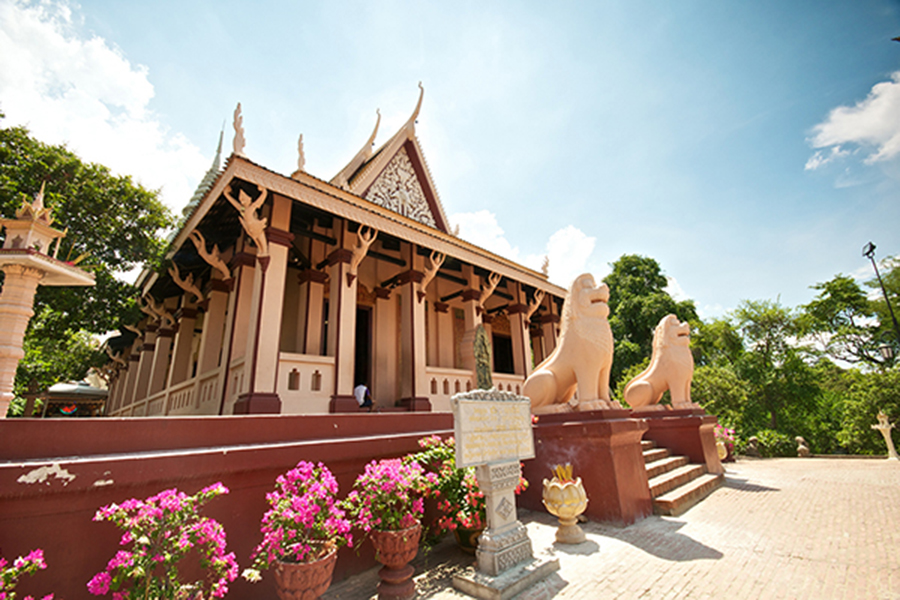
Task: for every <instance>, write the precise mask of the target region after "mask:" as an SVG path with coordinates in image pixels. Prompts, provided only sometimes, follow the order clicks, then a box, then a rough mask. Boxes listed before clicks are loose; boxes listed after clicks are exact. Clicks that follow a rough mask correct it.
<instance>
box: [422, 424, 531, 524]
mask: <svg viewBox="0 0 900 600" xmlns="http://www.w3.org/2000/svg"><path fill="white" fill-rule="evenodd" d="M419 447H421V448H422V450H421V451H420V452H418V453H416V454H413V455H411V456H410V460H414V461H416V462H418V463H419V464H421V465H424V468H425V470H426V474H425V481H426V483H427V488H426V495H428V496H430V497H433V498H436V499H437V503H438V508H439V509H440V511H441V513H442V516H441V517H440V518H439V519H438V522H437V527H438V528H439V529H441V530H453V529H456V528H458V527H463V528H466V529H483V528H484V527H485V526H486V525H487V523H486V522H485V518H486V513H485V504H484V492H482V491H481V488H479V487H478V480H477V479H476V478H475V468H474V467H468V468H465V469H457V468H456V441H455V440H454V439H453V438H452V437H448V438H447V439H446V440H442V439H441V438H440V437H439V436H437V435H432V436H429V437H426V438H422V439H420V440H419ZM527 487H528V481H527V480H525V478H523V477H521V476H520V477H519V485H518V486H517V487H516V493H517V494H519V493H521V492H522V491H523V490H525V489H526V488H527Z"/></svg>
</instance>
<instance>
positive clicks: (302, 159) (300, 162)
mask: <svg viewBox="0 0 900 600" xmlns="http://www.w3.org/2000/svg"><path fill="white" fill-rule="evenodd" d="M305 166H306V154H305V153H304V152H303V134H302V133H301V134H300V139H298V140H297V170H296V171H294V172H293V173H291V177H297V175H299V174H300V173H302V172H303V167H305Z"/></svg>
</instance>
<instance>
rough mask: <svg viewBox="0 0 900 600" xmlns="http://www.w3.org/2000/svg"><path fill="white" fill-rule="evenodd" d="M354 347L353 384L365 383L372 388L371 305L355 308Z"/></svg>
mask: <svg viewBox="0 0 900 600" xmlns="http://www.w3.org/2000/svg"><path fill="white" fill-rule="evenodd" d="M355 344H356V348H355V352H354V356H353V385H359V384H360V383H365V384H366V385H367V386H369V390H372V307H370V306H358V307H357V308H356V342H355Z"/></svg>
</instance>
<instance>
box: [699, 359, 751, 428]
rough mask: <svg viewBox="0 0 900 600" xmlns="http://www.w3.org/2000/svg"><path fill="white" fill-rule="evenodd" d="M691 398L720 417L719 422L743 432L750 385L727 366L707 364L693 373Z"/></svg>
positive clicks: (707, 410)
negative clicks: (748, 386)
mask: <svg viewBox="0 0 900 600" xmlns="http://www.w3.org/2000/svg"><path fill="white" fill-rule="evenodd" d="M691 399H692V400H693V401H694V402H697V403H698V404H700V406H702V407H703V408H704V409H705V410H706V412H708V413H709V414H711V415H716V416H717V417H719V422H720V423H723V424H728V425H731V426H732V427H734V428H735V429H738V430H739V431H740V430H742V429H743V421H744V412H743V411H744V408H745V407H746V405H747V402H748V398H747V384H746V382H744V381H742V380H741V378H740V377H738V375H737V374H736V373H735V372H734V370H733V369H732V368H730V367H727V366H713V365H706V366H701V367H697V368H696V369H695V370H694V380H693V382H692V384H691Z"/></svg>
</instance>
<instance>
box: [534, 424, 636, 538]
mask: <svg viewBox="0 0 900 600" xmlns="http://www.w3.org/2000/svg"><path fill="white" fill-rule="evenodd" d="M629 416H630V411H626V410H616V411H594V412H586V413H570V414H560V415H541V416H540V417H539V420H538V423H537V425H535V431H534V433H535V458H534V459H533V460H529V461H525V469H524V475H525V478H526V479H527V480H528V482H529V484H530V485H529V487H528V489H527V490H526V491H525V492H524V493H523V494H522V495H521V496H520V501H519V504H520V505H521V506H523V507H525V508H529V509H531V510H541V511H542V510H545V509H544V506H543V503H542V501H541V497H542V495H543V485H542V482H543V480H544V479H550V478H551V477H552V473H551V469H552V468H553V467H554V466H555V465H558V464H564V463H571V464H572V466H573V468H574V473H575V476H576V477H581V479H582V483H583V484H584V489H585V491H586V492H587V497H588V506H587V510H586V511H585V514H586V515H587V516H589V517H592V518H594V519H596V520H600V521H612V522H615V523H620V524H623V525H627V524H630V523H634V522H635V521H637V520H639V519H643V518H644V517H646V516H648V515H650V514H651V513H652V512H653V507H652V504H651V499H650V486H649V484H648V483H647V470H646V468H645V467H644V457H643V455H642V454H641V436H642V435H643V434H644V432H645V431H646V430H647V424H646V422H645V421H643V420H641V419H632V418H628V417H629Z"/></svg>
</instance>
